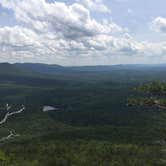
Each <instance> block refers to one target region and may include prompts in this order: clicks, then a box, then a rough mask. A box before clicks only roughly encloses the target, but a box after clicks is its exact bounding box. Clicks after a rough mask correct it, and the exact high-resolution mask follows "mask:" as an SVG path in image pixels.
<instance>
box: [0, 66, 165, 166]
mask: <svg viewBox="0 0 166 166" xmlns="http://www.w3.org/2000/svg"><path fill="white" fill-rule="evenodd" d="M165 73H166V65H159V66H158V65H156V66H151V65H150V66H144V65H124V66H123V65H117V66H96V67H62V66H57V65H43V64H12V65H11V64H6V63H5V64H0V77H1V79H0V111H1V112H0V117H1V119H3V117H4V115H5V114H6V111H4V110H5V109H4V108H5V106H6V103H9V104H10V105H12V109H13V110H17V109H18V107H19V106H20V105H22V104H23V105H25V107H26V110H25V111H24V112H22V113H20V114H17V115H14V116H11V117H9V119H8V120H7V121H6V123H4V124H2V125H0V138H3V137H5V136H7V135H8V134H9V131H10V130H12V131H15V132H16V133H18V134H19V136H18V137H14V138H12V139H8V140H5V141H1V142H0V164H1V165H4V166H23V165H24V166H46V165H47V166H70V165H71V166H140V165H141V166H162V165H163V166H164V165H166V157H165V156H166V145H165V141H166V111H165V109H163V107H166V104H165V103H166V100H165V96H166V94H165V91H166V82H165V81H166V75H165ZM156 80H158V81H156ZM44 105H51V106H54V107H58V108H59V109H58V110H56V111H50V112H43V111H42V107H43V106H44Z"/></svg>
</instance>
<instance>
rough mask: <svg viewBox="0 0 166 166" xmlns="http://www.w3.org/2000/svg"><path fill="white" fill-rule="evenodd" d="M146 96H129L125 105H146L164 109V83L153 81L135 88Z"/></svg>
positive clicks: (165, 89)
mask: <svg viewBox="0 0 166 166" xmlns="http://www.w3.org/2000/svg"><path fill="white" fill-rule="evenodd" d="M136 90H137V91H138V92H142V93H143V94H144V96H146V97H144V96H143V97H131V98H128V100H127V106H148V107H157V108H159V109H162V110H166V83H165V82H160V81H154V82H152V83H149V84H145V85H142V86H139V87H137V88H136Z"/></svg>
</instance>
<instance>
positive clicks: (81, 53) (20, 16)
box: [0, 0, 166, 64]
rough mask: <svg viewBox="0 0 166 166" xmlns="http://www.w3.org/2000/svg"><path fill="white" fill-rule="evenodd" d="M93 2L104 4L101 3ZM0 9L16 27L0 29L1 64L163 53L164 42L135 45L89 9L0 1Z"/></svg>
mask: <svg viewBox="0 0 166 166" xmlns="http://www.w3.org/2000/svg"><path fill="white" fill-rule="evenodd" d="M91 2H93V3H95V4H98V5H99V4H100V5H101V4H102V1H101V0H96V1H91ZM0 4H1V5H2V6H3V7H5V8H8V9H10V10H12V11H13V12H14V14H15V17H16V19H17V21H18V22H19V25H18V26H14V27H1V28H0V52H1V56H3V58H2V59H8V60H11V61H20V60H22V61H38V62H39V61H40V62H47V63H49V62H51V63H61V64H71V63H72V62H73V61H74V60H75V59H79V60H80V61H81V60H84V62H87V61H89V63H93V62H94V61H98V62H100V60H99V59H101V58H104V59H105V58H109V57H111V56H114V57H116V56H121V57H123V56H131V55H132V56H135V57H136V56H144V55H147V56H152V55H153V54H155V55H156V54H158V55H163V54H164V53H165V52H166V42H162V43H149V42H139V41H137V40H135V39H134V38H133V37H131V35H130V34H128V33H126V32H127V30H126V29H125V28H122V27H121V26H119V25H117V24H116V23H114V22H109V21H108V20H105V21H103V22H102V23H101V22H98V21H97V20H95V19H94V18H93V17H92V15H91V12H90V10H91V9H89V8H90V7H88V6H86V5H81V4H82V3H80V2H79V3H78V2H77V3H73V4H71V5H67V4H65V3H62V2H56V1H55V2H54V3H48V2H46V1H45V0H37V1H34V0H1V1H0ZM88 5H89V4H88ZM100 5H99V6H100ZM100 12H101V11H100ZM107 63H108V62H107Z"/></svg>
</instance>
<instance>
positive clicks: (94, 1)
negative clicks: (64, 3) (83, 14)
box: [77, 0, 111, 13]
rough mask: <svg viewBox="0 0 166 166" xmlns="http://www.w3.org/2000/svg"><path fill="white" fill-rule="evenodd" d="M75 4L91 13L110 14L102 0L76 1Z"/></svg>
mask: <svg viewBox="0 0 166 166" xmlns="http://www.w3.org/2000/svg"><path fill="white" fill-rule="evenodd" d="M77 2H78V3H80V4H82V5H83V6H85V7H86V8H88V9H90V10H92V11H98V12H101V13H111V10H110V9H109V8H108V7H107V6H106V5H105V4H104V3H103V1H102V0H77Z"/></svg>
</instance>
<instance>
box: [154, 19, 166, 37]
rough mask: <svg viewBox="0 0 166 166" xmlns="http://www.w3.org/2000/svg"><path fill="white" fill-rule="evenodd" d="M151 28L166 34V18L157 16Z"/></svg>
mask: <svg viewBox="0 0 166 166" xmlns="http://www.w3.org/2000/svg"><path fill="white" fill-rule="evenodd" d="M151 28H152V29H153V30H155V31H157V32H162V33H165V34H166V18H163V17H157V18H155V19H154V20H153V21H152V24H151Z"/></svg>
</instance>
